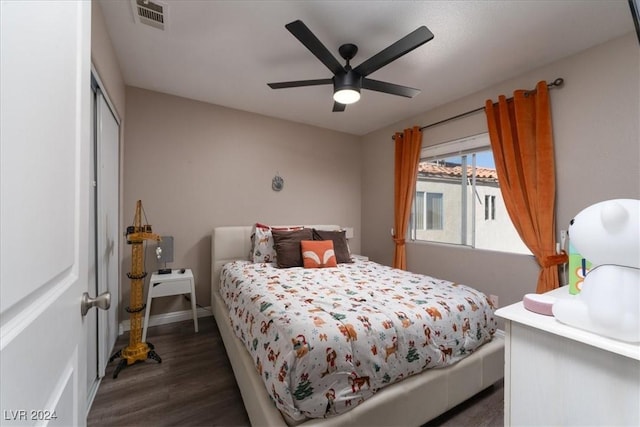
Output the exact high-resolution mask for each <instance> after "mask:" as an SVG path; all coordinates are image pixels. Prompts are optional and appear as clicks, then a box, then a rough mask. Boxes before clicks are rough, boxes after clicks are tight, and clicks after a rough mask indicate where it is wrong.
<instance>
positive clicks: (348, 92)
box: [267, 20, 433, 112]
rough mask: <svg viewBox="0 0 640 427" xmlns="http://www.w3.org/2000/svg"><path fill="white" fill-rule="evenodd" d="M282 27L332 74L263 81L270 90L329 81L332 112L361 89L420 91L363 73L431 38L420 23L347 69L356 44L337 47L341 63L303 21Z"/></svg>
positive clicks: (409, 93) (397, 92)
mask: <svg viewBox="0 0 640 427" xmlns="http://www.w3.org/2000/svg"><path fill="white" fill-rule="evenodd" d="M285 27H286V29H287V30H289V32H290V33H291V34H293V35H294V37H295V38H297V39H298V40H300V42H301V43H302V44H303V45H305V47H306V48H307V49H309V50H310V51H311V53H313V54H314V55H315V56H316V57H317V58H318V59H319V60H320V61H321V62H322V63H323V64H324V65H325V66H326V67H327V68H328V69H329V70H331V72H332V73H333V77H332V78H330V79H317V80H298V81H292V82H280V83H267V84H268V85H269V87H270V88H271V89H284V88H290V87H301V86H317V85H328V84H333V99H334V101H335V102H334V103H333V111H334V112H336V111H344V110H345V108H346V106H347V104H352V103H354V102H357V101H358V100H359V99H360V90H361V89H369V90H375V91H377V92H383V93H390V94H392V95H399V96H404V97H407V98H413V97H414V96H416V95H417V94H419V93H420V89H414V88H411V87H407V86H400V85H397V84H393V83H387V82H381V81H379V80H373V79H369V78H367V76H368V75H369V74H371V73H373V72H374V71H377V70H379V69H380V68H382V67H384V66H385V65H387V64H388V63H390V62H391V61H395V60H396V59H398V58H400V57H401V56H402V55H404V54H406V53H409V52H411V51H412V50H413V49H415V48H417V47H419V46H421V45H423V44H425V43H426V42H428V41H429V40H431V39H432V38H433V33H432V32H431V31H429V29H428V28H427V27H425V26H424V25H423V26H421V27H419V28H418V29H417V30H415V31H413V32H411V33H410V34H408V35H406V36H405V37H403V38H401V39H400V40H398V41H397V42H395V43H394V44H392V45H391V46H389V47H387V48H385V49H383V50H381V51H380V52H378V53H377V54H375V55H373V56H372V57H371V58H369V59H367V60H366V61H364V62H363V63H362V64H360V65H358V66H357V67H356V68H351V65H350V64H349V62H350V61H351V59H353V57H354V56H356V53H357V52H358V46H356V45H354V44H351V43H347V44H343V45H342V46H340V48H339V49H338V52H339V53H340V56H342V58H344V59H345V60H346V61H347V63H346V64H345V65H344V66H343V65H341V64H340V63H339V62H338V60H337V59H336V58H335V57H334V56H333V55H332V54H331V52H329V50H328V49H327V48H326V47H325V46H324V45H323V44H322V42H321V41H320V40H318V38H317V37H316V36H315V35H314V34H313V33H312V32H311V30H310V29H309V28H308V27H307V26H306V25H305V24H304V22H302V21H300V20H297V21H293V22H291V23H289V24H287V25H285Z"/></svg>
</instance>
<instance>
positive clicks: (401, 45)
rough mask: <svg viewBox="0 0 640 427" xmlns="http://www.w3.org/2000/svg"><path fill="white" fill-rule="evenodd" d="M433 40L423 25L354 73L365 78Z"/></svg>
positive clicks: (365, 62)
mask: <svg viewBox="0 0 640 427" xmlns="http://www.w3.org/2000/svg"><path fill="white" fill-rule="evenodd" d="M432 38H433V33H432V32H431V31H429V29H428V28H427V27H425V26H424V25H423V26H422V27H419V28H418V29H417V30H415V31H413V32H412V33H410V34H408V35H406V36H405V37H403V38H401V39H400V40H398V41H397V42H395V43H394V44H392V45H391V46H389V47H387V48H386V49H383V50H381V51H380V52H378V53H376V54H375V55H373V56H372V57H371V58H369V59H367V60H366V61H364V62H363V63H362V64H360V65H358V66H357V67H356V68H354V71H355V72H357V73H359V74H360V75H361V76H363V77H365V76H368V75H369V74H371V73H373V72H374V71H376V70H379V69H380V68H382V67H384V66H385V65H387V64H388V63H390V62H391V61H395V60H396V59H398V58H400V57H401V56H402V55H404V54H406V53H409V52H411V51H412V50H413V49H415V48H417V47H418V46H422V45H423V44H425V43H426V42H428V41H429V40H431V39H432Z"/></svg>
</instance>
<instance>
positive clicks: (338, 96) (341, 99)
mask: <svg viewBox="0 0 640 427" xmlns="http://www.w3.org/2000/svg"><path fill="white" fill-rule="evenodd" d="M333 100H334V101H336V102H338V103H340V104H345V105H347V104H353V103H354V102H358V101H359V100H360V91H359V90H355V89H351V88H347V89H339V90H337V91H335V92H334V93H333Z"/></svg>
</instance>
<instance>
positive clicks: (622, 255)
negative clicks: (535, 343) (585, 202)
mask: <svg viewBox="0 0 640 427" xmlns="http://www.w3.org/2000/svg"><path fill="white" fill-rule="evenodd" d="M569 239H570V240H571V244H572V245H573V246H574V247H575V248H576V250H577V251H578V252H579V253H580V254H581V255H582V256H583V257H584V258H586V259H587V260H589V261H590V262H591V263H592V268H591V270H590V271H589V272H588V273H587V276H586V277H585V279H584V283H583V284H582V291H581V292H580V293H579V294H578V295H576V296H572V297H571V298H569V299H559V300H557V301H556V303H555V304H554V305H553V315H554V316H555V317H556V318H557V319H558V320H559V321H561V322H562V323H566V324H567V325H571V326H574V327H576V328H580V329H584V330H587V331H590V332H595V333H597V334H599V335H603V336H606V337H609V338H614V339H618V340H622V341H629V342H639V341H640V200H633V199H616V200H607V201H604V202H600V203H596V204H595V205H592V206H589V207H587V208H586V209H584V210H583V211H581V212H580V213H579V214H578V215H576V216H575V218H574V219H573V220H571V225H570V227H569Z"/></svg>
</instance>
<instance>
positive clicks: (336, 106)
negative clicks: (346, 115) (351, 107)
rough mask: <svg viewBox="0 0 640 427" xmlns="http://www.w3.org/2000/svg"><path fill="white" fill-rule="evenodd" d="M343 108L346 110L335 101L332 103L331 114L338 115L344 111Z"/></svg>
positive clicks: (345, 106)
mask: <svg viewBox="0 0 640 427" xmlns="http://www.w3.org/2000/svg"><path fill="white" fill-rule="evenodd" d="M345 108H347V105H346V104H340V103H339V102H336V101H334V102H333V112H334V113H339V112H341V111H344V109H345Z"/></svg>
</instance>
